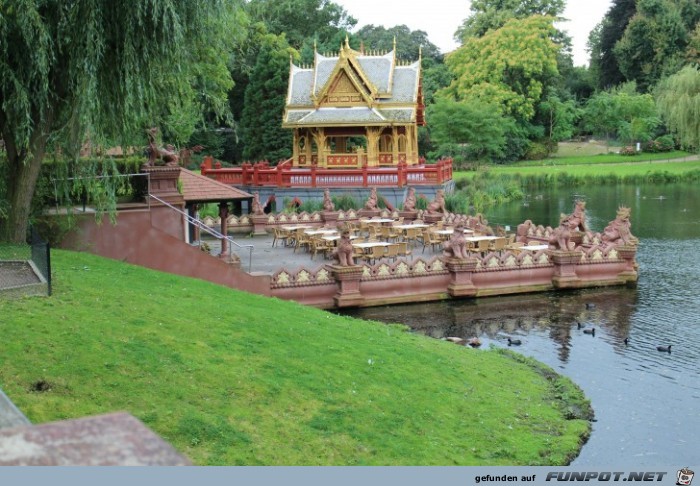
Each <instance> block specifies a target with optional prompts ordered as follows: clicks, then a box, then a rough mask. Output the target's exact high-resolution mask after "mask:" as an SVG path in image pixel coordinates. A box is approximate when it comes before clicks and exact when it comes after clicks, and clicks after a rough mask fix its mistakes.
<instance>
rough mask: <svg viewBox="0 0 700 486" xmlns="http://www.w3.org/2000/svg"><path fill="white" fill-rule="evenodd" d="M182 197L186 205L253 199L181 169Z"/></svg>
mask: <svg viewBox="0 0 700 486" xmlns="http://www.w3.org/2000/svg"><path fill="white" fill-rule="evenodd" d="M180 182H181V183H182V195H183V197H184V198H185V202H186V203H207V202H225V201H235V200H241V199H251V198H252V197H253V195H252V194H249V193H247V192H245V191H241V190H240V189H236V188H235V187H231V186H228V185H226V184H222V183H221V182H218V181H215V180H213V179H210V178H208V177H205V176H203V175H200V174H196V173H194V172H192V171H191V170H187V169H182V168H181V169H180Z"/></svg>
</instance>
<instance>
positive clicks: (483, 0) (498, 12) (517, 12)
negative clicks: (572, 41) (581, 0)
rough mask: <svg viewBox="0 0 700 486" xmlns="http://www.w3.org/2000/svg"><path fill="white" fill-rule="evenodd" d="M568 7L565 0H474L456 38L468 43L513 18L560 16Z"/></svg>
mask: <svg viewBox="0 0 700 486" xmlns="http://www.w3.org/2000/svg"><path fill="white" fill-rule="evenodd" d="M565 7H566V2H565V0H473V1H472V2H471V7H470V9H471V11H472V14H471V15H470V16H469V17H467V18H466V19H465V20H464V22H462V25H461V26H460V27H459V29H457V32H456V33H455V40H456V41H458V42H462V43H466V42H467V41H468V40H469V39H470V38H472V37H483V36H484V35H486V33H487V32H488V31H491V30H498V29H500V28H501V27H503V26H504V25H505V24H506V22H508V21H509V20H511V19H524V18H527V17H531V16H533V15H545V16H550V17H559V16H561V15H562V13H563V12H564V8H565Z"/></svg>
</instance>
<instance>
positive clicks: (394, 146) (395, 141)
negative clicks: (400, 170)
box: [391, 127, 399, 165]
mask: <svg viewBox="0 0 700 486" xmlns="http://www.w3.org/2000/svg"><path fill="white" fill-rule="evenodd" d="M391 164H392V165H398V164H399V129H398V128H397V127H391Z"/></svg>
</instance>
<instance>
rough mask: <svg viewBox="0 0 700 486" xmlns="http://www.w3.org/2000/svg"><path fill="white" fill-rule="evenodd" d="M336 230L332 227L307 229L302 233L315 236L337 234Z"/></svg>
mask: <svg viewBox="0 0 700 486" xmlns="http://www.w3.org/2000/svg"><path fill="white" fill-rule="evenodd" d="M337 233H338V230H334V229H307V230H304V234H307V235H309V236H316V235H333V234H337Z"/></svg>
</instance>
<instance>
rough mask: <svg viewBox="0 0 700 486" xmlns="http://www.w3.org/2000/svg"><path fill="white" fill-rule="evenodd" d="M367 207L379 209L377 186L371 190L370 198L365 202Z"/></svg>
mask: <svg viewBox="0 0 700 486" xmlns="http://www.w3.org/2000/svg"><path fill="white" fill-rule="evenodd" d="M365 209H370V210H375V209H377V188H376V187H373V188H372V190H371V191H370V192H369V198H368V199H367V201H366V202H365Z"/></svg>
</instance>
